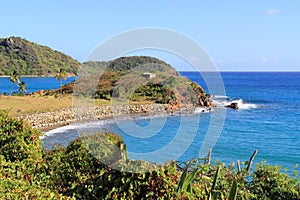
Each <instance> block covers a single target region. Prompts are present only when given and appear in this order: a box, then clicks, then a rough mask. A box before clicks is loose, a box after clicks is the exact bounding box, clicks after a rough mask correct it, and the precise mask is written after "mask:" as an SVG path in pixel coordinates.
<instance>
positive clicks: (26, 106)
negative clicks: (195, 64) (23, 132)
mask: <svg viewBox="0 0 300 200" xmlns="http://www.w3.org/2000/svg"><path fill="white" fill-rule="evenodd" d="M75 100H76V101H75ZM73 101H74V105H76V106H82V105H89V106H90V105H92V106H93V105H95V106H100V105H112V102H111V101H108V100H103V99H96V100H95V101H93V100H92V99H86V98H81V99H79V98H76V99H73V98H72V95H63V96H62V98H61V99H60V98H59V97H58V98H55V97H54V96H39V95H35V96H1V95H0V110H8V111H9V115H10V116H12V117H17V116H23V115H27V114H34V113H42V112H48V111H54V110H60V109H62V108H70V107H72V106H73ZM75 102H76V103H75ZM127 103H128V101H124V102H113V105H116V104H127ZM151 103H153V102H152V101H138V102H133V101H130V104H132V105H135V104H151Z"/></svg>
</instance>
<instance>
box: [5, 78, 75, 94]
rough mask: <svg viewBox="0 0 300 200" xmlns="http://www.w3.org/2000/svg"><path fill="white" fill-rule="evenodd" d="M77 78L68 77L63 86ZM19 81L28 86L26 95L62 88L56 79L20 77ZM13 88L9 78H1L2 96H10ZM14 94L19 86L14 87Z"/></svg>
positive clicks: (63, 81)
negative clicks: (4, 94)
mask: <svg viewBox="0 0 300 200" xmlns="http://www.w3.org/2000/svg"><path fill="white" fill-rule="evenodd" d="M75 78H76V77H67V79H66V80H62V84H66V83H69V82H71V81H73V80H75ZM19 79H20V81H24V82H25V83H26V84H27V90H26V93H31V92H35V91H38V90H50V89H58V88H59V87H60V81H57V80H56V79H55V78H54V77H20V78H19ZM11 87H12V83H11V82H10V80H9V77H0V94H3V93H6V94H8V95H10V90H11ZM12 92H18V86H17V84H15V85H14V87H13V91H12Z"/></svg>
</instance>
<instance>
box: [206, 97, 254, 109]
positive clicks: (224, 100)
mask: <svg viewBox="0 0 300 200" xmlns="http://www.w3.org/2000/svg"><path fill="white" fill-rule="evenodd" d="M210 100H211V101H212V104H213V106H215V107H226V106H229V105H231V104H232V103H237V104H238V107H239V109H251V108H257V107H258V106H257V105H256V104H252V103H247V102H244V101H243V99H239V100H232V99H230V98H229V97H228V96H221V95H214V96H212V97H211V98H210Z"/></svg>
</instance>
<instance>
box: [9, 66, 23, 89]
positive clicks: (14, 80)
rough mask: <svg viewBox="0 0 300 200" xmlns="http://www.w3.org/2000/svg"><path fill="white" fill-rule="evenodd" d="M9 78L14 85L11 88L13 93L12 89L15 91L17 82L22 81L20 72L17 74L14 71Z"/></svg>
mask: <svg viewBox="0 0 300 200" xmlns="http://www.w3.org/2000/svg"><path fill="white" fill-rule="evenodd" d="M9 80H10V82H11V83H12V86H11V89H10V94H12V91H13V89H14V86H15V83H20V80H19V76H18V74H17V72H16V71H13V72H12V73H11V74H10V78H9Z"/></svg>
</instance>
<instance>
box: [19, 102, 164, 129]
mask: <svg viewBox="0 0 300 200" xmlns="http://www.w3.org/2000/svg"><path fill="white" fill-rule="evenodd" d="M163 112H170V111H168V105H165V104H142V105H141V104H138V105H113V106H112V105H108V106H95V107H74V108H63V109H61V110H58V111H52V112H45V113H36V114H31V115H26V116H21V117H19V118H20V119H23V120H26V121H27V122H28V123H29V124H31V125H32V127H33V128H38V129H40V130H49V129H52V128H55V127H59V126H65V125H68V124H71V123H74V122H75V121H76V122H81V121H82V122H84V121H91V120H96V119H107V118H111V117H113V116H122V115H127V114H142V113H144V114H149V115H157V114H161V113H163Z"/></svg>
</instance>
